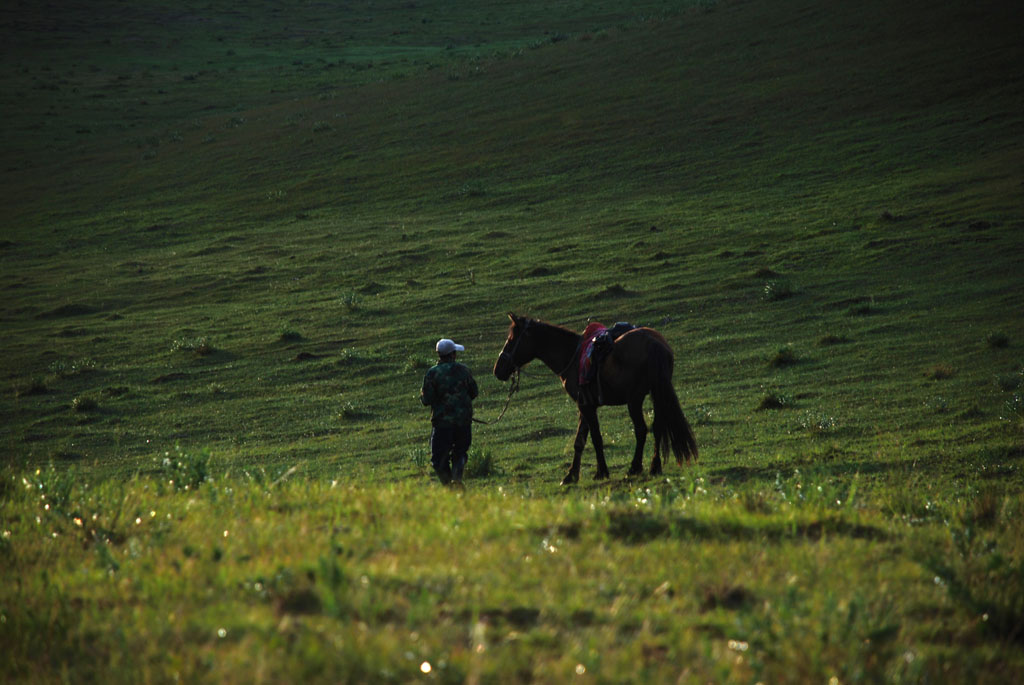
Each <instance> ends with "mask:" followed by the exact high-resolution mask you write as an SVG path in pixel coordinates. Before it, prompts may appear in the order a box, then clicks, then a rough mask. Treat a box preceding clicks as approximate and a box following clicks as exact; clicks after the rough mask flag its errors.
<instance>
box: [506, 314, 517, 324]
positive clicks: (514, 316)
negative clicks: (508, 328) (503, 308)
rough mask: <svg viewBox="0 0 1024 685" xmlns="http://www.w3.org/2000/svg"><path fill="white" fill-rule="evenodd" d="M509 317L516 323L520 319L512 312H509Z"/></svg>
mask: <svg viewBox="0 0 1024 685" xmlns="http://www.w3.org/2000/svg"><path fill="white" fill-rule="evenodd" d="M508 318H509V320H510V321H511V322H512V323H516V322H517V321H518V319H516V315H515V314H513V313H512V312H508Z"/></svg>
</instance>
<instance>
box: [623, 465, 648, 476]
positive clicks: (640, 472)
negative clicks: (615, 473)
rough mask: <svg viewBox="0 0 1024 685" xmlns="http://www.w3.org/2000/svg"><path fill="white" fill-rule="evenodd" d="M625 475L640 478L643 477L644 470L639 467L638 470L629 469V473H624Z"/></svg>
mask: <svg viewBox="0 0 1024 685" xmlns="http://www.w3.org/2000/svg"><path fill="white" fill-rule="evenodd" d="M626 475H627V476H642V475H644V469H643V467H640V468H638V469H636V468H631V469H630V470H629V471H627V472H626Z"/></svg>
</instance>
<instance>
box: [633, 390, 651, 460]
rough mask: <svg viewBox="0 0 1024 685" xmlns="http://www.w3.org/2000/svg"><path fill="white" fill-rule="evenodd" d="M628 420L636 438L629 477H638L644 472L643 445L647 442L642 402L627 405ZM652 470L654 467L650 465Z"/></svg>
mask: <svg viewBox="0 0 1024 685" xmlns="http://www.w3.org/2000/svg"><path fill="white" fill-rule="evenodd" d="M629 418H630V419H632V420H633V433H634V435H635V436H636V450H635V451H634V452H633V463H632V464H631V465H630V467H629V475H631V476H639V475H640V474H642V473H643V472H644V445H645V444H646V442H647V422H646V421H645V420H644V401H643V399H641V400H640V401H639V402H630V403H629ZM651 468H652V470H653V468H654V465H653V464H652V465H651Z"/></svg>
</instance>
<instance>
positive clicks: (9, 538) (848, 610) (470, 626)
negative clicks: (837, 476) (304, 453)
mask: <svg viewBox="0 0 1024 685" xmlns="http://www.w3.org/2000/svg"><path fill="white" fill-rule="evenodd" d="M197 465H201V467H200V466H197ZM207 470H209V471H210V473H207ZM80 476H81V474H78V473H75V472H74V471H67V470H61V471H56V470H53V469H39V470H36V471H29V472H18V471H14V470H11V469H8V470H6V471H5V472H4V473H3V479H2V481H0V487H2V493H3V498H2V505H0V514H2V516H0V521H2V532H0V535H2V538H0V642H2V643H3V645H4V649H3V651H2V656H0V673H2V674H3V675H4V677H5V679H7V680H8V681H13V682H21V681H25V682H33V681H66V682H92V681H102V682H118V681H121V682H133V683H140V682H169V681H172V680H173V681H180V682H202V681H206V682H245V683H254V682H286V681H290V682H296V681H314V682H316V681H327V682H410V681H424V682H426V681H438V682H533V681H536V682H580V683H584V682H676V681H682V682H697V681H700V682H706V681H709V680H712V681H720V682H758V681H762V682H780V681H788V682H844V683H845V682H880V681H883V680H884V681H892V682H902V681H906V682H919V681H922V680H925V681H931V682H935V681H942V682H949V681H967V680H971V681H972V682H974V681H980V682H1011V681H1013V680H1014V679H1019V678H1020V677H1021V675H1024V653H1022V651H1021V649H1020V645H1021V641H1022V640H1024V632H1022V630H1021V627H1022V620H1024V600H1022V599H1021V598H1022V597H1024V523H1022V519H1021V513H1022V512H1021V508H1022V507H1021V504H1020V502H1019V501H1018V500H1017V499H1015V498H1011V497H1004V496H1001V495H994V494H992V493H985V492H983V493H980V494H979V493H977V492H970V491H968V492H964V493H961V494H962V495H964V496H963V497H949V498H946V499H943V500H941V501H925V500H924V499H921V498H917V497H915V495H914V494H913V493H908V492H903V491H900V490H899V489H897V488H891V487H875V488H873V489H869V488H867V487H865V488H861V489H858V488H857V487H856V485H855V483H856V479H855V480H854V481H853V483H854V485H853V486H850V485H849V484H847V485H844V486H842V488H837V487H836V486H835V485H831V484H829V482H827V481H820V482H816V481H815V480H814V479H813V477H812V478H806V477H803V476H801V475H800V474H799V473H795V474H780V476H779V477H778V478H777V480H776V484H775V486H774V487H771V488H764V487H760V486H758V487H754V486H752V487H750V488H747V489H743V488H739V489H727V488H724V487H721V486H719V485H713V484H710V483H707V482H705V480H704V478H703V477H702V475H701V472H700V471H699V470H693V471H691V472H688V473H687V474H685V475H683V476H681V477H676V478H666V479H661V480H657V481H649V482H648V483H647V484H646V485H643V486H625V487H623V486H609V487H608V488H607V489H605V490H595V491H590V492H589V493H583V492H578V491H574V492H570V493H568V494H566V495H565V496H562V497H542V498H535V497H531V496H530V495H529V494H528V493H527V492H517V491H509V490H508V489H507V488H508V486H507V485H499V484H498V483H497V482H489V481H479V480H478V481H471V482H470V489H469V490H468V491H467V492H465V493H456V492H452V491H448V490H445V489H443V488H441V487H439V486H436V485H434V484H433V483H430V482H427V481H426V480H423V481H416V480H412V481H406V482H405V483H403V484H400V485H393V486H388V485H377V486H372V487H362V486H360V485H359V484H358V483H356V482H353V481H351V480H348V481H345V482H337V481H332V480H330V479H326V478H317V479H303V478H300V477H299V476H298V474H296V473H294V471H287V470H282V471H281V472H275V473H268V472H266V471H263V470H257V471H252V472H248V473H246V472H241V471H235V472H232V473H218V472H216V469H208V464H207V463H206V460H205V458H204V457H189V456H187V455H180V454H179V455H176V457H175V458H174V459H171V458H169V459H168V461H167V462H164V463H162V464H157V465H156V466H155V467H154V469H153V471H152V472H151V473H150V474H149V475H138V476H136V477H134V478H132V479H130V480H128V481H122V482H118V481H115V480H111V479H105V480H102V481H97V482H95V483H89V482H87V481H85V480H82V479H81V478H80ZM182 476H186V482H183V481H182ZM192 476H195V479H194V480H188V478H190V477H192ZM964 645H970V649H965V648H964Z"/></svg>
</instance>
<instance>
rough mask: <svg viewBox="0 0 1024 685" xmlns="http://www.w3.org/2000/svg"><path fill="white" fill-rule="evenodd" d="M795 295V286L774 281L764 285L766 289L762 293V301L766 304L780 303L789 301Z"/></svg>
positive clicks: (785, 282)
mask: <svg viewBox="0 0 1024 685" xmlns="http://www.w3.org/2000/svg"><path fill="white" fill-rule="evenodd" d="M795 294H796V292H795V291H794V290H793V285H792V284H791V283H790V282H789V281H787V280H782V279H773V280H770V281H768V282H767V283H765V284H764V289H763V290H762V291H761V299H762V300H764V301H765V302H779V301H780V300H788V299H789V298H791V297H793V296H794V295H795Z"/></svg>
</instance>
